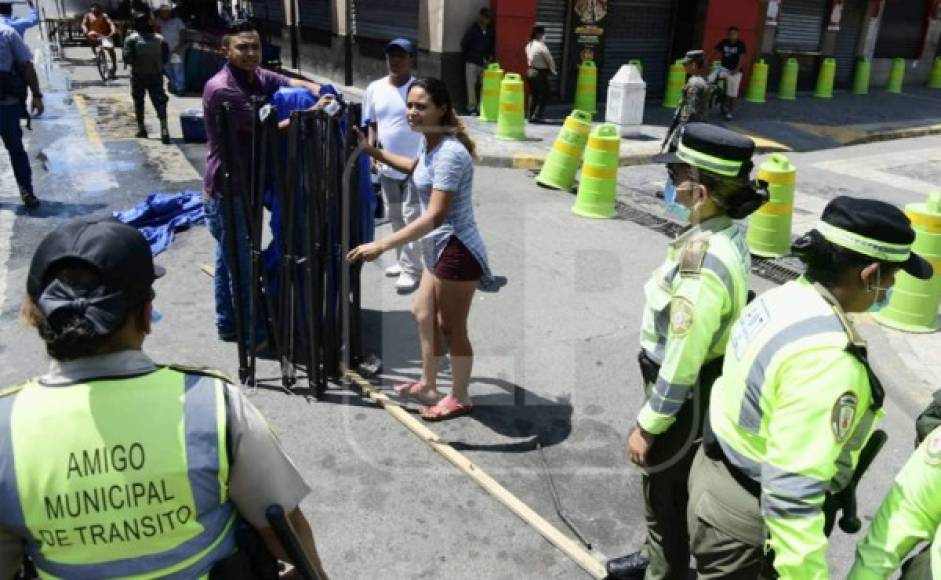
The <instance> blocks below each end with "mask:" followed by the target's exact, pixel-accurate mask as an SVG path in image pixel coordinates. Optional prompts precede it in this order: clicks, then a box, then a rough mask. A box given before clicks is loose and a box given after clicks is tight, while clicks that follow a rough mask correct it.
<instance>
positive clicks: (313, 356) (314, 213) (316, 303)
mask: <svg viewBox="0 0 941 580" xmlns="http://www.w3.org/2000/svg"><path fill="white" fill-rule="evenodd" d="M322 115H323V113H322V112H320V111H318V112H316V113H314V114H313V115H311V114H305V115H304V117H303V120H304V143H303V149H302V151H303V159H304V173H303V186H304V212H305V213H304V218H305V220H304V225H305V227H304V234H305V243H304V245H305V252H306V254H307V257H306V260H305V262H304V302H305V306H306V309H305V315H306V316H305V321H306V331H307V333H306V336H307V388H308V389H310V390H311V391H314V392H315V393H316V394H317V396H319V395H321V394H323V390H322V389H321V377H322V376H323V374H322V372H321V369H320V363H321V359H322V356H321V349H322V346H323V343H322V341H321V340H320V335H319V331H320V328H321V326H322V324H323V321H322V313H323V293H322V292H320V286H319V282H318V281H319V280H320V271H321V269H322V267H323V266H322V264H323V260H321V255H320V254H321V244H320V231H321V224H320V221H321V216H320V208H319V205H318V203H317V200H318V198H319V197H320V196H321V195H322V192H321V189H320V187H319V185H320V183H321V180H320V179H318V174H319V171H320V169H321V167H322V164H321V160H322V159H323V152H322V147H321V143H322V140H321V131H320V128H321V126H322V123H321V120H320V117H321V116H322Z"/></svg>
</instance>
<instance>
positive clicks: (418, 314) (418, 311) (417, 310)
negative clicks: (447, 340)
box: [412, 270, 444, 393]
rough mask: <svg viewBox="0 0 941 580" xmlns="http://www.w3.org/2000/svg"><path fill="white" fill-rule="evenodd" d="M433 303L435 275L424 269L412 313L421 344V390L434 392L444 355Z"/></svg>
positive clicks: (436, 388) (442, 341)
mask: <svg viewBox="0 0 941 580" xmlns="http://www.w3.org/2000/svg"><path fill="white" fill-rule="evenodd" d="M436 310H437V308H436V305H435V277H434V275H433V274H432V273H431V272H429V271H428V270H424V271H423V272H422V276H421V282H420V283H419V285H418V291H417V292H416V293H415V302H414V304H413V305H412V315H414V316H415V322H417V323H418V342H419V345H420V346H421V379H419V382H420V383H421V385H422V391H424V392H426V393H436V392H437V390H438V369H439V368H441V359H442V358H443V357H444V339H443V338H442V336H441V328H440V327H439V326H438V317H437V316H436V314H435V313H436Z"/></svg>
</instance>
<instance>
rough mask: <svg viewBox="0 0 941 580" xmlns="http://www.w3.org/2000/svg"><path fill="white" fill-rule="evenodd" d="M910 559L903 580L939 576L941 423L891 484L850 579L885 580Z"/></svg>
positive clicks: (940, 548) (940, 561) (860, 546)
mask: <svg viewBox="0 0 941 580" xmlns="http://www.w3.org/2000/svg"><path fill="white" fill-rule="evenodd" d="M924 542H931V543H930V544H929V545H928V546H927V547H926V548H924V549H923V550H922V551H921V552H918V553H917V554H913V555H914V557H913V558H912V559H911V560H910V561H908V562H906V564H905V565H904V566H902V569H903V570H904V572H903V573H902V580H920V579H922V578H941V428H936V429H935V430H934V431H932V433H931V434H930V435H928V437H927V438H926V439H925V440H924V441H923V442H922V444H921V445H919V446H918V449H916V450H915V453H914V454H913V455H912V456H911V458H910V459H909V460H908V462H907V463H906V464H905V466H904V467H903V468H902V471H900V472H899V474H898V476H896V478H895V482H894V483H893V484H892V488H891V489H889V492H888V494H886V496H885V499H883V500H882V505H881V506H880V507H879V511H878V513H876V517H875V518H873V520H872V524H871V525H870V526H869V532H868V533H867V534H866V539H865V540H863V542H862V543H861V544H860V545H859V547H858V548H856V563H855V564H854V565H853V569H852V570H851V571H850V575H849V580H882V579H883V578H889V577H890V576H892V575H893V574H894V573H895V572H896V571H897V570H898V569H899V566H900V564H901V563H902V560H903V559H904V558H905V557H906V556H908V555H909V554H910V553H913V552H914V550H915V548H917V547H918V546H919V545H921V544H922V543H924Z"/></svg>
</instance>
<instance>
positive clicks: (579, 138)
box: [536, 109, 591, 190]
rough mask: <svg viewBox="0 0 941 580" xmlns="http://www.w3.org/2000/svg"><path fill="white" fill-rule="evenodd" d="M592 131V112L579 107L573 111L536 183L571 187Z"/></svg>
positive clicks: (552, 186)
mask: <svg viewBox="0 0 941 580" xmlns="http://www.w3.org/2000/svg"><path fill="white" fill-rule="evenodd" d="M590 133H591V114H590V113H586V112H585V111H579V110H578V109H575V110H574V111H572V114H571V115H569V116H568V118H567V119H565V123H564V124H563V125H562V129H561V130H560V131H559V135H558V136H557V137H556V138H555V143H553V144H552V150H550V151H549V155H548V156H547V157H546V162H545V163H544V164H543V166H542V170H540V172H539V176H538V177H537V178H536V183H538V184H539V185H543V186H545V187H551V188H553V189H562V190H568V189H571V187H572V184H574V183H575V174H576V173H578V165H579V164H580V163H581V161H582V155H584V153H585V145H587V144H588V135H589V134H590Z"/></svg>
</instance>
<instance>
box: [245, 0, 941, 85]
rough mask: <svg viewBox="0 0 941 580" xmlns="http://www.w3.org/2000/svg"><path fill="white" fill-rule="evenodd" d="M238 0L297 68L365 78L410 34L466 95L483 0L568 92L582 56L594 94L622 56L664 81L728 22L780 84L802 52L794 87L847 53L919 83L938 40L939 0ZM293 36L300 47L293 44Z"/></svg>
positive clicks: (503, 30)
mask: <svg viewBox="0 0 941 580" xmlns="http://www.w3.org/2000/svg"><path fill="white" fill-rule="evenodd" d="M245 4H246V7H247V8H248V9H249V11H250V12H251V13H253V14H254V15H255V17H257V18H259V19H261V20H262V21H263V22H265V25H266V27H267V28H268V30H269V32H270V33H271V35H272V37H273V38H275V39H280V44H281V47H282V60H283V62H284V63H286V64H288V65H290V64H291V63H292V62H293V63H295V64H296V67H295V68H298V69H300V70H301V71H302V72H309V73H313V74H316V75H321V76H324V77H327V78H331V79H336V80H337V81H346V82H351V83H352V84H355V85H359V86H364V85H365V84H366V83H368V82H369V81H370V80H373V79H375V78H378V77H380V76H382V75H383V74H384V73H385V65H384V60H383V59H384V56H383V47H384V46H385V43H386V42H388V41H389V40H391V39H392V38H395V37H397V36H404V37H407V38H410V39H412V40H415V41H417V43H418V47H419V57H418V74H420V75H432V76H438V77H441V78H443V79H444V80H445V81H446V82H447V83H448V85H449V86H450V87H451V88H452V91H453V92H454V94H455V96H456V100H457V101H458V102H461V101H462V100H463V96H464V83H463V63H462V59H461V55H460V40H461V37H462V36H463V34H464V32H465V31H466V29H467V28H468V27H469V26H470V25H471V24H472V23H473V22H474V21H475V19H476V14H477V12H478V10H479V9H480V8H481V7H484V6H489V7H490V8H491V10H492V12H493V14H494V25H495V29H496V37H497V60H498V61H499V62H500V64H501V65H502V66H503V68H504V69H505V70H507V71H512V72H518V73H524V72H525V68H526V62H525V56H524V52H523V49H524V46H525V44H526V42H527V40H528V39H529V34H530V31H531V30H532V27H533V26H535V25H537V24H538V25H542V26H544V27H545V28H546V31H547V34H546V41H547V44H548V45H549V48H550V50H551V51H552V53H553V55H554V56H555V59H556V61H557V63H558V65H557V66H558V68H559V71H560V74H559V76H558V77H557V78H555V79H553V82H554V89H555V90H554V92H555V94H556V96H557V97H559V98H562V99H565V100H568V99H570V98H571V95H572V94H573V93H574V88H575V84H576V80H577V71H578V66H579V64H580V63H581V61H582V59H584V58H591V59H592V60H594V61H595V62H596V64H597V65H598V68H599V75H598V76H599V97H601V98H603V97H604V91H605V88H606V86H607V80H608V79H610V78H611V77H612V76H613V75H614V74H615V73H616V72H617V70H618V69H619V68H620V66H621V65H623V64H626V63H627V62H628V61H629V60H635V59H636V60H639V61H640V62H641V63H642V65H643V70H644V79H645V80H646V81H647V83H648V94H650V95H651V96H658V95H659V94H661V93H662V91H663V89H664V87H665V85H666V76H667V69H668V67H669V65H670V63H671V62H673V61H674V60H675V59H677V58H679V57H681V56H682V55H683V54H684V53H685V52H686V51H687V50H691V49H695V48H703V49H704V50H706V51H707V54H710V55H711V53H712V48H713V47H714V46H715V44H716V43H717V42H718V41H719V40H720V39H722V38H723V37H724V36H725V34H726V31H727V29H728V27H729V26H737V27H738V28H739V29H740V31H741V37H742V40H744V41H745V43H746V44H747V46H748V55H747V59H748V63H747V65H746V71H748V70H750V66H751V63H752V62H753V61H754V60H755V59H757V58H763V59H764V60H765V62H767V63H768V64H769V65H771V78H770V82H769V86H771V87H774V86H776V84H775V83H776V81H777V75H778V72H779V71H780V68H781V64H782V62H783V60H784V59H787V58H796V59H797V60H798V61H799V62H800V70H801V72H800V76H799V80H798V83H799V88H802V89H810V88H812V87H813V83H814V81H815V79H816V75H817V71H818V68H819V66H820V63H821V62H822V61H823V59H824V58H828V57H832V58H835V59H836V61H837V79H836V83H837V86H838V87H846V86H848V85H849V84H850V83H851V82H852V75H853V70H854V67H855V63H856V62H857V60H858V59H860V58H868V59H871V60H872V84H873V86H880V85H882V84H884V83H885V82H886V80H887V79H888V75H889V68H890V65H891V61H892V60H893V59H895V58H903V59H905V60H906V65H907V70H906V82H907V83H924V82H925V81H926V80H927V78H928V76H929V75H930V71H931V66H932V61H933V60H934V58H935V57H936V56H937V55H938V54H939V53H938V47H939V41H941V0H249V1H247V2H245ZM294 47H296V48H294Z"/></svg>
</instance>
